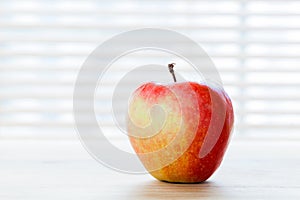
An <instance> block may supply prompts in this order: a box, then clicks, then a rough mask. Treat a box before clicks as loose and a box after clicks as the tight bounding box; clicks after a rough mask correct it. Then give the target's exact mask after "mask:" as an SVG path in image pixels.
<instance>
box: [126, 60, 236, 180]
mask: <svg viewBox="0 0 300 200" xmlns="http://www.w3.org/2000/svg"><path fill="white" fill-rule="evenodd" d="M173 67H174V64H169V70H170V72H171V73H172V75H173V79H174V81H175V83H172V84H166V85H162V84H158V83H153V82H149V83H145V84H143V85H141V86H140V87H139V88H137V89H136V90H135V91H134V92H133V94H132V96H131V99H130V101H129V105H128V118H127V131H128V135H129V139H130V142H131V144H132V147H133V149H134V150H135V152H136V153H137V155H138V157H139V159H140V160H141V162H142V163H143V165H144V167H145V168H146V169H147V170H148V172H149V173H150V174H151V175H152V176H154V177H155V178H157V179H158V180H161V181H166V182H173V183H199V182H203V181H205V180H207V179H208V178H209V177H210V176H211V175H212V174H213V173H214V172H215V170H216V169H217V168H218V167H219V166H220V164H221V161H222V159H223V156H224V153H225V151H226V148H227V145H228V142H229V138H230V134H231V131H232V127H233V121H234V116H233V115H234V114H233V107H232V103H231V100H230V98H229V97H228V95H227V94H226V93H225V91H224V90H223V89H221V88H218V87H213V86H209V85H207V84H203V83H202V84H201V83H196V82H181V83H177V82H176V78H175V75H174V70H173Z"/></svg>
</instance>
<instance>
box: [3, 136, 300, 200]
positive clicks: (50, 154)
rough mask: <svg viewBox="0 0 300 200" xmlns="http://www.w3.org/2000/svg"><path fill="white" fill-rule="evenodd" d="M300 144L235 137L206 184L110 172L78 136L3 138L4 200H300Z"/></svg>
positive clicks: (297, 142)
mask: <svg viewBox="0 0 300 200" xmlns="http://www.w3.org/2000/svg"><path fill="white" fill-rule="evenodd" d="M299 144H300V142H299V141H278V140H277V141H276V140H274V141H267V140H262V141H261V140H260V141H257V140H247V141H246V140H235V139H233V140H232V141H231V145H230V148H229V149H228V151H227V154H226V156H225V159H224V161H223V163H222V165H221V167H220V168H219V169H218V171H217V172H216V173H215V174H214V175H213V176H212V177H211V178H210V179H209V180H208V181H207V182H205V183H202V184H170V183H164V182H159V181H157V180H155V179H154V178H152V177H151V176H150V175H147V174H146V175H130V174H122V173H118V172H115V171H113V170H110V169H108V168H106V167H104V166H102V165H101V164H99V163H98V162H97V161H95V160H94V159H93V158H92V157H91V156H90V155H89V154H88V153H87V152H86V151H85V149H84V148H83V147H82V146H81V144H80V142H79V141H77V140H70V141H68V140H3V141H1V142H0V162H1V163H0V177H1V178H0V199H3V200H11V199H22V200H25V199H39V200H41V199H43V200H44V199H64V200H66V199H72V200H77V199H80V200H89V199H93V200H96V199H97V200H100V199H135V200H139V199H300V145H299Z"/></svg>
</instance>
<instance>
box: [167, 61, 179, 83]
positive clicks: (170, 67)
mask: <svg viewBox="0 0 300 200" xmlns="http://www.w3.org/2000/svg"><path fill="white" fill-rule="evenodd" d="M174 65H176V63H171V64H168V67H169V71H170V73H171V74H172V76H173V80H174V82H177V80H176V76H175V72H174V69H173V68H174Z"/></svg>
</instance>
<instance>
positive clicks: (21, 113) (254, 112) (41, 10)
mask: <svg viewBox="0 0 300 200" xmlns="http://www.w3.org/2000/svg"><path fill="white" fill-rule="evenodd" d="M143 27H156V28H167V29H171V30H175V31H178V32H180V33H183V34H185V35H186V36H188V37H190V38H191V39H193V40H195V41H196V42H198V43H199V44H200V45H201V46H202V47H203V48H204V49H205V50H206V52H207V53H208V55H209V56H210V57H211V58H212V60H213V62H214V63H215V65H216V67H217V69H218V70H219V72H220V75H221V78H222V80H223V83H224V88H225V90H226V91H227V92H228V93H229V95H230V96H231V97H232V100H233V103H234V108H235V114H236V123H235V132H236V135H237V136H241V137H243V136H249V137H261V136H262V137H287V138H288V137H299V132H300V124H299V121H300V92H299V88H300V68H299V65H300V36H299V35H300V2H299V1H296V0H285V1H283V0H281V1H280V0H260V1H256V0H241V1H237V0H219V1H214V0H213V1H211V0H210V1H208V0H201V1H196V0H195V1H194V0H189V1H184V0H174V1H170V0H167V1H158V0H153V1H136V0H122V1H121V0H116V1H101V0H85V1H83V0H75V1H69V0H59V1H58V0H52V1H49V0H10V1H4V0H1V1H0V71H1V73H0V137H2V138H58V137H59V138H73V137H76V134H75V128H74V120H73V113H72V106H73V105H72V104H73V99H72V97H73V89H74V83H75V80H76V76H77V73H78V72H79V69H80V66H81V65H82V64H83V62H84V61H85V59H86V58H87V56H88V55H89V54H90V53H91V52H92V51H93V50H94V49H95V48H96V47H97V46H98V45H99V44H101V43H102V42H103V41H105V40H107V39H108V38H110V37H111V36H113V35H115V34H118V33H120V32H124V31H128V30H131V29H136V28H143ZM178 45H180V44H178ZM155 56H159V55H157V54H155V55H154V56H153V57H155ZM153 57H151V58H153ZM151 58H150V57H147V56H143V55H141V56H140V57H139V62H145V63H147V62H148V61H149V59H151ZM132 62H133V61H132V60H128V62H127V64H128V65H130V64H132ZM124 66H125V65H124ZM166 76H168V74H167V75H166ZM87 79H88V78H87ZM110 80H111V81H110V82H107V84H106V85H105V87H106V88H105V90H104V91H111V90H113V89H114V88H113V84H114V83H115V82H116V81H117V76H116V77H111V78H110ZM133 81H134V80H133ZM108 93H109V92H107V94H108ZM103 98H105V96H104V97H103ZM96 104H97V106H96V108H97V109H98V111H99V113H100V114H101V116H100V118H101V117H104V118H105V117H106V116H109V115H110V114H111V113H110V108H109V105H106V104H105V101H101V99H100V100H99V102H96ZM87 123H88V122H87ZM104 126H105V127H104V128H107V130H114V128H115V127H114V124H113V123H112V122H111V121H110V120H108V121H107V123H104ZM110 132H114V131H110ZM108 137H110V135H108ZM111 137H112V138H119V136H118V135H117V134H115V135H114V134H112V135H111ZM120 138H121V137H120Z"/></svg>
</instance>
